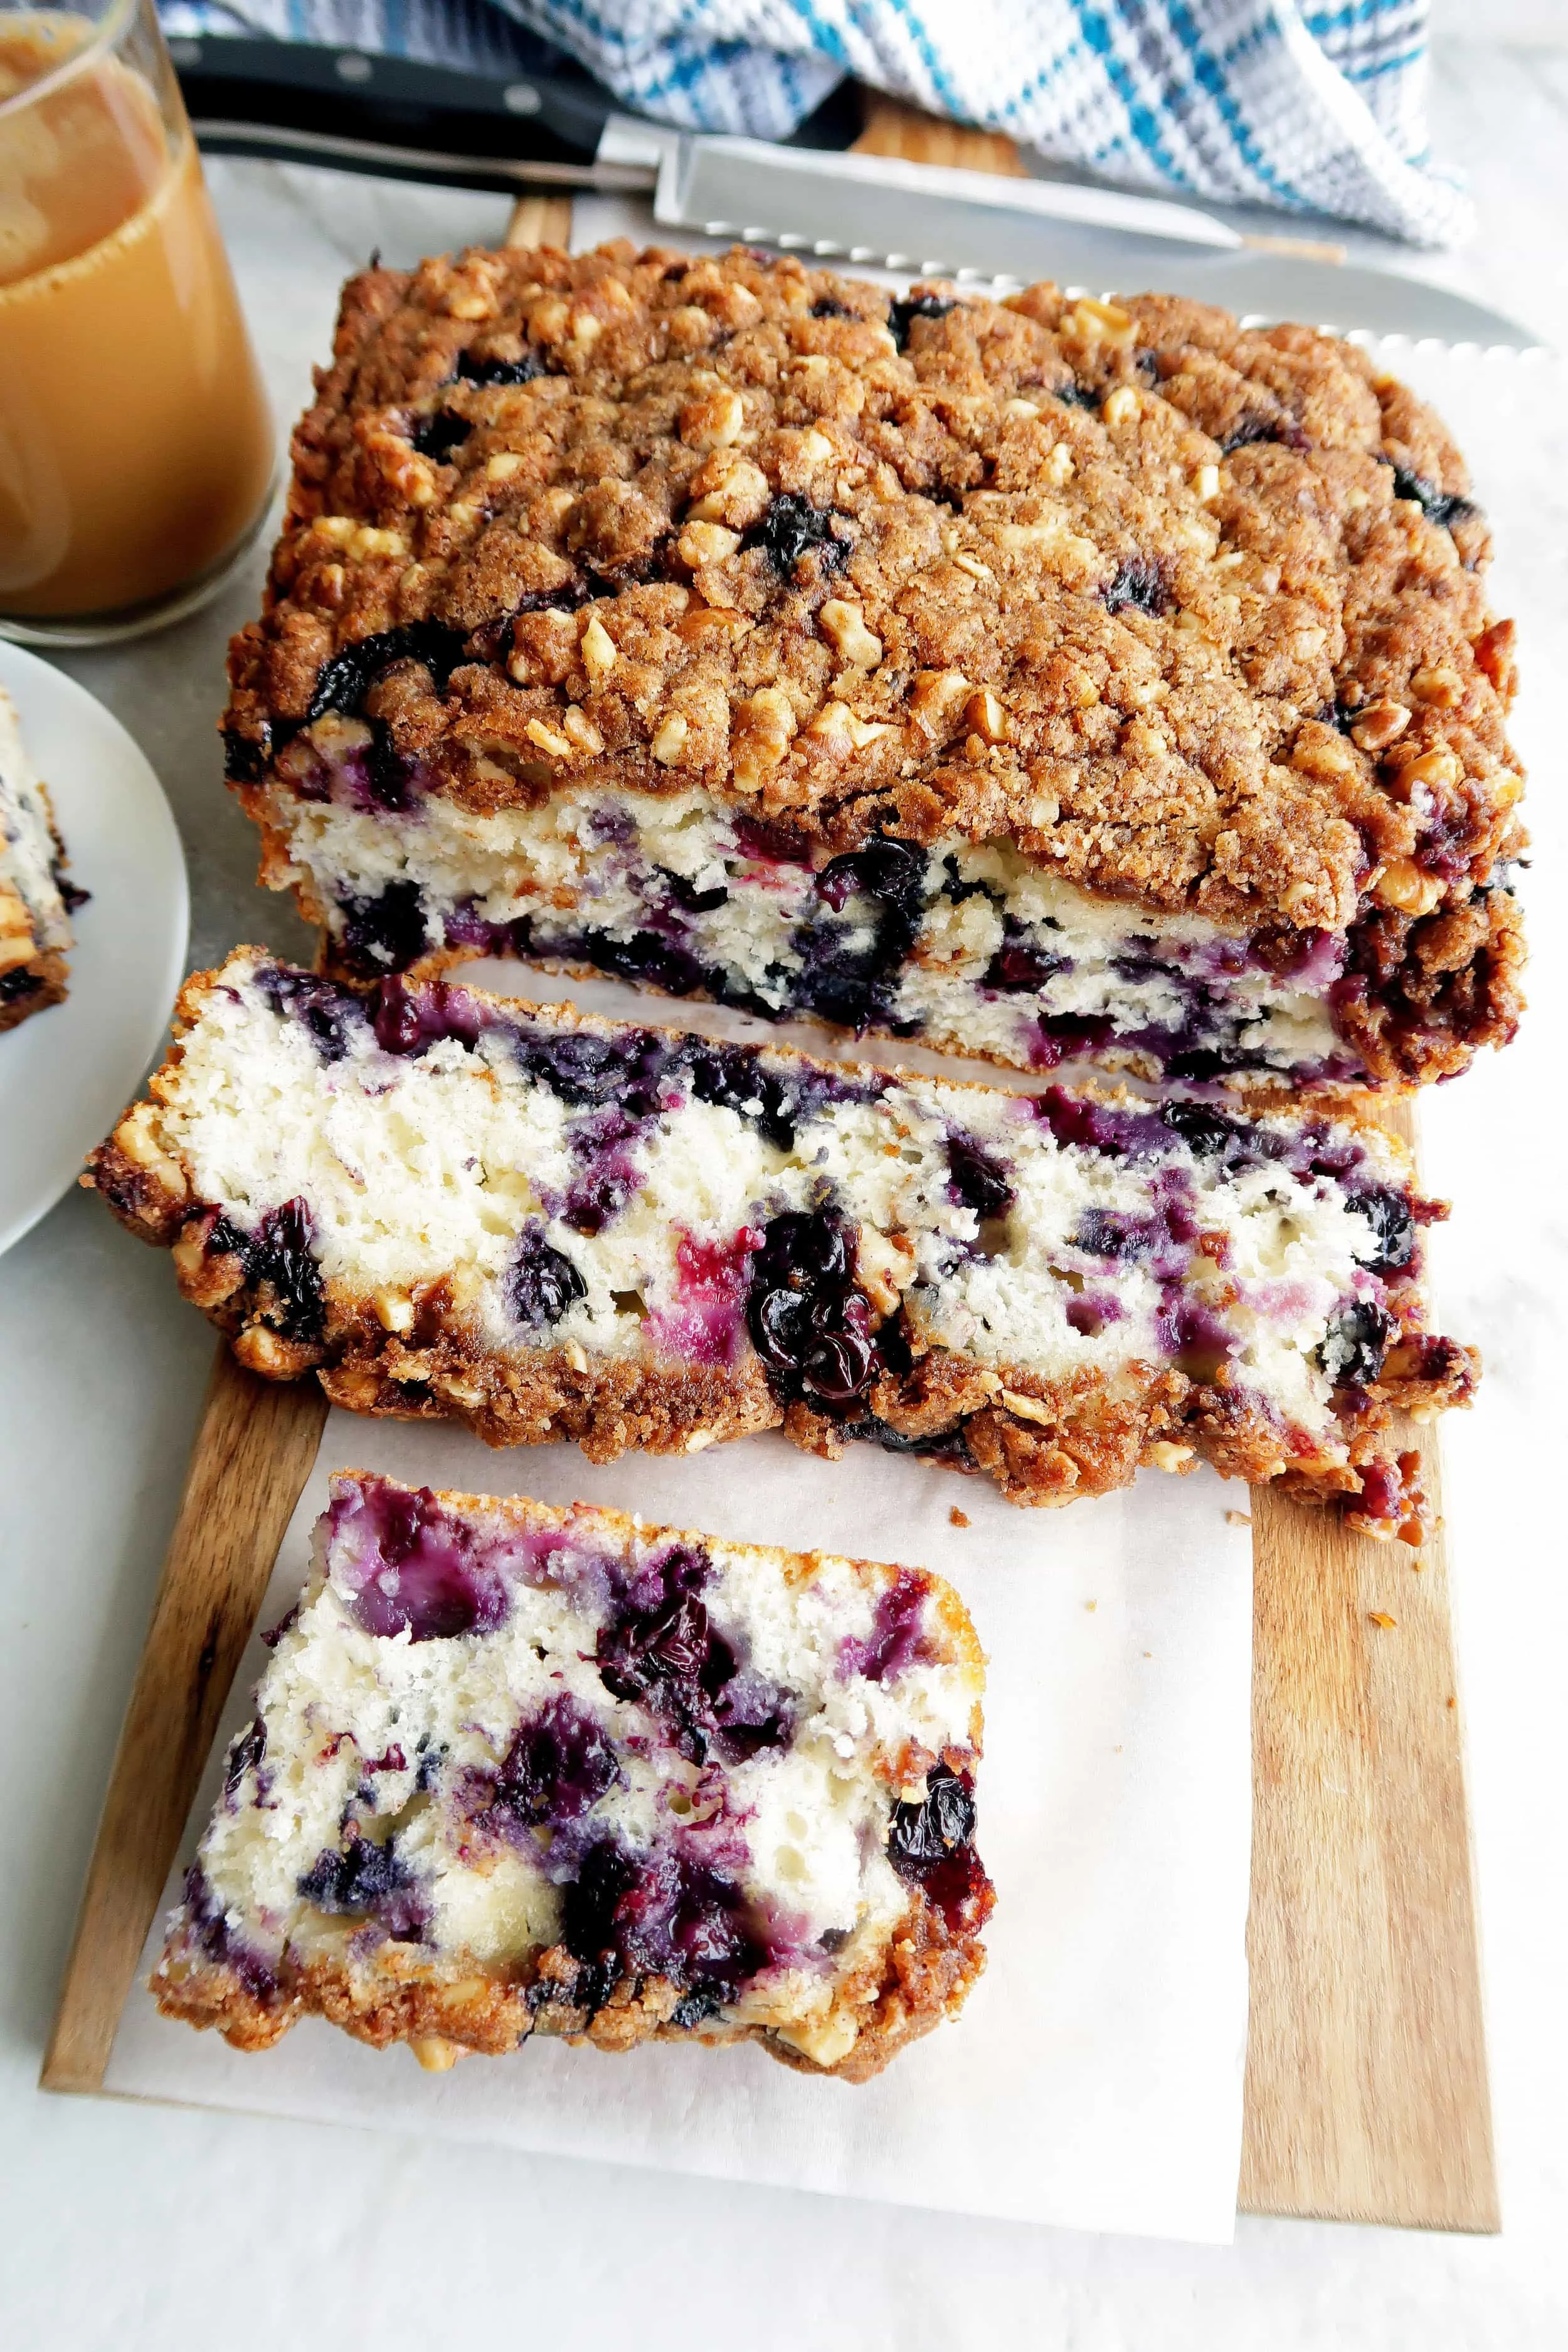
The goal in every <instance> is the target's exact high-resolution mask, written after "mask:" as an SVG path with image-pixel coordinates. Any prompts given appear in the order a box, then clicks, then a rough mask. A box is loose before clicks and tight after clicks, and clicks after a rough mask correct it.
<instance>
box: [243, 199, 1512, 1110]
mask: <svg viewBox="0 0 1568 2352" xmlns="http://www.w3.org/2000/svg"><path fill="white" fill-rule="evenodd" d="M294 457H295V477H294V485H293V491H292V497H291V501H290V506H289V514H288V519H287V521H286V523H285V527H284V530H283V534H282V537H281V540H280V541H279V546H278V549H277V551H276V554H275V556H274V560H273V565H272V572H271V577H270V583H269V587H268V603H267V610H266V612H265V614H264V616H263V618H262V619H261V620H260V621H259V622H258V623H257V624H256V625H254V626H252V627H250V628H247V629H246V630H245V631H243V632H242V634H241V635H239V636H238V637H237V639H236V640H235V643H234V646H233V647H232V649H231V655H230V676H231V680H232V694H231V699H230V704H229V709H228V711H227V714H226V720H225V727H226V740H227V746H228V767H229V773H230V775H231V777H232V778H233V780H234V782H235V783H236V786H237V790H238V791H239V793H240V796H241V798H242V800H243V802H244V803H245V805H246V807H247V809H248V810H249V812H250V814H252V815H253V816H254V817H255V818H256V819H257V821H258V824H259V825H260V827H261V829H262V834H263V838H264V855H263V867H262V871H263V877H264V878H265V879H266V880H268V881H269V882H271V883H272V884H273V885H274V886H275V887H292V888H293V889H294V891H295V892H296V894H297V896H298V898H299V901H300V906H301V908H302V909H303V910H304V912H305V913H306V914H307V916H308V917H309V918H310V919H313V920H316V921H319V922H320V923H321V924H322V925H323V926H324V929H325V935H326V947H327V955H328V959H329V961H328V967H327V968H328V969H329V970H331V971H333V972H334V973H335V974H336V975H338V976H340V977H343V978H347V979H350V980H353V981H357V982H362V983H364V982H374V981H376V980H378V979H379V978H381V977H382V976H384V974H386V973H389V972H395V971H412V972H414V973H416V974H419V975H428V974H430V973H432V972H434V971H437V969H438V968H440V967H441V966H442V965H444V964H447V963H449V962H451V961H454V960H456V959H459V958H462V957H467V956H472V955H475V954H484V953H490V952H494V951H500V952H508V953H515V954H518V955H521V956H523V957H527V958H531V959H533V960H534V961H543V962H547V963H551V964H553V965H558V966H563V967H565V968H567V969H573V970H576V969H595V970H599V971H607V972H612V973H616V974H619V975H621V976H623V977H626V978H629V979H633V980H636V981H641V982H647V983H648V984H649V985H651V986H654V987H657V988H658V989H661V990H663V991H666V992H670V993H673V994H676V995H690V994H696V993H705V994H707V995H709V996H712V997H716V998H719V999H721V1000H723V1001H724V1002H726V1003H732V1004H738V1005H742V1006H745V1007H748V1008H749V1009H751V1010H752V1011H753V1012H756V1013H763V1014H766V1015H769V1016H774V1017H778V1016H783V1015H785V1014H808V1015H814V1016H816V1017H819V1018H821V1019H824V1020H826V1021H828V1022H831V1023H834V1024H840V1025H842V1026H845V1027H847V1028H849V1029H852V1030H856V1031H866V1030H874V1031H879V1032H882V1033H886V1034H892V1035H894V1036H898V1037H910V1038H914V1037H918V1038H921V1039H922V1040H924V1041H925V1042H926V1043H927V1044H928V1045H933V1046H937V1047H941V1048H944V1049H947V1050H950V1051H955V1052H961V1053H963V1054H966V1055H984V1056H987V1057H989V1058H991V1059H993V1060H995V1061H997V1062H1000V1063H1003V1064H1005V1065H1008V1066H1016V1067H1020V1068H1024V1069H1049V1068H1054V1067H1056V1066H1058V1064H1060V1063H1062V1062H1063V1061H1066V1060H1069V1059H1080V1058H1089V1059H1093V1060H1097V1061H1099V1062H1101V1063H1103V1064H1106V1065H1108V1066H1113V1067H1120V1068H1125V1069H1129V1070H1131V1071H1133V1072H1136V1073H1137V1074H1138V1075H1140V1076H1142V1077H1145V1078H1152V1079H1158V1078H1162V1077H1163V1078H1169V1079H1173V1080H1182V1081H1188V1082H1194V1083H1199V1084H1205V1085H1215V1084H1227V1085H1230V1086H1232V1087H1236V1088H1237V1089H1245V1088H1246V1087H1256V1086H1258V1085H1259V1084H1261V1083H1266V1082H1269V1083H1272V1082H1279V1081H1280V1080H1286V1081H1294V1082H1296V1083H1298V1084H1312V1085H1314V1086H1319V1087H1321V1086H1324V1085H1341V1084H1347V1083H1351V1082H1355V1083H1363V1082H1367V1081H1370V1082H1373V1083H1379V1084H1394V1085H1403V1084H1407V1083H1412V1082H1418V1081H1422V1080H1426V1079H1429V1078H1434V1077H1441V1076H1450V1075H1452V1074H1453V1073H1454V1072H1456V1071H1458V1070H1459V1069H1462V1068H1463V1067H1464V1066H1465V1065H1466V1064H1467V1063H1468V1060H1469V1059H1470V1057H1471V1055H1472V1054H1473V1053H1474V1051H1475V1049H1476V1047H1477V1046H1478V1045H1484V1044H1497V1043H1500V1042H1501V1041H1503V1040H1506V1039H1507V1038H1508V1037H1509V1036H1510V1035H1511V1034H1512V1032H1513V1028H1514V1025H1515V1021H1516V1017H1517V1013H1518V1011H1519V1006H1520V1002H1521V999H1520V994H1519V974H1520V968H1521V961H1522V949H1521V939H1520V932H1519V926H1518V920H1517V916H1516V910H1515V907H1514V903H1513V900H1512V898H1511V897H1510V892H1509V874H1510V861H1511V860H1512V859H1513V858H1514V857H1515V856H1516V855H1517V853H1518V851H1519V849H1520V847H1521V842H1522V838H1523V836H1522V835H1521V831H1520V827H1519V820H1518V814H1517V810H1516V807H1515V803H1516V802H1517V800H1518V797H1519V793H1520V790H1521V777H1520V772H1519V769H1518V766H1517V763H1516V761H1515V759H1514V756H1513V754H1512V752H1511V751H1510V747H1509V743H1508V740H1507V736H1506V734H1505V731H1504V718H1505V714H1506V710H1507V708H1508V704H1509V701H1510V697H1511V694H1512V691H1513V681H1514V665H1513V656H1512V643H1513V632H1512V624H1511V623H1510V622H1500V621H1497V620H1495V619H1494V618H1493V616H1492V614H1491V613H1490V611H1489V607H1488V604H1487V599H1486V593H1485V590H1484V587H1483V584H1482V583H1483V574H1484V568H1485V564H1486V561H1487V556H1488V550H1489V541H1488V532H1487V526H1486V523H1485V520H1484V518H1483V517H1482V515H1481V514H1480V512H1479V509H1478V508H1477V507H1476V506H1475V504H1474V503H1473V501H1472V500H1471V499H1470V498H1469V496H1468V479H1467V476H1466V473H1465V469H1464V466H1463V462H1462V460H1461V458H1460V457H1459V456H1458V452H1457V451H1456V449H1455V448H1454V446H1453V445H1452V443H1451V442H1450V441H1449V439H1448V437H1447V434H1446V433H1445V431H1444V429H1443V427H1442V425H1441V424H1440V423H1439V422H1438V420H1437V419H1436V417H1435V416H1434V415H1433V414H1432V413H1431V411H1430V410H1429V409H1427V408H1426V407H1425V406H1423V404H1421V403H1420V402H1419V401H1417V400H1416V399H1415V397H1414V396H1413V395H1412V394H1411V393H1410V392H1409V391H1407V390H1406V389H1405V386H1403V385H1402V384H1399V383H1395V382H1394V380H1393V379H1392V378H1391V377H1387V376H1384V375H1381V374H1379V373H1377V372H1376V371H1375V369H1374V367H1373V362H1371V361H1370V360H1369V359H1368V358H1367V357H1366V355H1365V354H1364V353H1363V352H1360V351H1358V350H1356V349H1354V348H1352V346H1350V345H1348V344H1345V343H1342V342H1336V341H1333V340H1332V339H1331V338H1329V337H1327V336H1324V335H1321V334H1317V333H1313V332H1310V331H1308V330H1306V329H1304V328H1299V327H1270V328H1258V329H1250V328H1244V327H1241V326H1239V325H1238V324H1237V321H1236V320H1234V319H1231V318H1230V317H1228V316H1227V315H1226V314H1225V313H1224V312H1222V311H1218V310H1208V309H1205V308H1204V307H1203V306H1201V305H1199V304H1197V303H1194V302H1188V301H1184V300H1178V299H1174V298H1173V297H1170V296H1164V295H1147V296H1143V297H1141V298H1139V299H1129V300H1127V301H1125V302H1123V303H1120V304H1108V303H1103V302H1099V301H1085V300H1075V299H1069V298H1068V297H1067V296H1066V295H1063V294H1062V293H1060V292H1059V291H1058V289H1056V288H1054V287H1051V286H1037V287H1034V288H1031V289H1029V290H1028V291H1027V292H1025V293H1022V294H1019V295H1017V296H1016V297H1014V298H1013V299H1010V300H1008V301H1005V302H995V301H991V300H987V299H982V298H980V297H978V296H973V295H967V294H966V295H964V296H963V298H962V299H960V298H959V296H958V295H957V294H956V293H955V292H954V291H953V289H934V290H933V289H926V290H923V291H920V292H917V294H916V295H915V296H913V297H912V298H910V299H901V300H896V301H892V302H891V303H889V297H888V295H887V293H886V292H885V291H884V290H882V289H879V288H877V287H873V286H869V285H865V284H858V283H851V282H849V281H847V280H844V279H841V278H835V277H833V276H831V275H829V274H828V273H827V272H825V271H821V270H811V269H807V268H805V267H804V266H803V265H802V264H801V263H800V262H799V261H798V260H796V259H794V258H786V259H783V260H776V261H770V260H768V259H767V258H766V257H764V256H761V255H757V254H753V253H744V252H737V253H732V254H731V255H729V256H728V257H724V258H716V257H704V258H700V259H694V258H692V257H690V256H688V255H678V254H674V253H668V252H647V253H643V254H640V255H638V254H635V253H634V252H633V251H632V249H631V248H630V247H627V246H613V247H605V248H604V249H602V250H601V251H599V252H597V253H590V254H584V255H580V256H577V257H567V256H565V255H563V254H560V253H531V252H507V253H487V252H479V251H476V252H469V253H466V254H462V255H459V256H458V257H447V258H446V259H442V260H437V261H429V262H426V263H424V264H422V265H421V266H420V267H419V268H417V269H416V270H414V271H412V272H408V273H405V272H400V271H395V270H381V269H378V270H373V271H371V272H369V273H367V274H366V275H364V276H362V277H360V278H354V279H353V280H352V281H351V283H350V284H349V286H348V287H347V289H345V292H344V295H343V300H342V312H341V316H340V320H339V325H338V333H337V342H336V350H335V357H334V361H333V364H332V366H331V369H330V370H328V371H327V372H325V373H323V375H322V376H321V380H320V386H319V391H318V395H317V399H316V404H315V405H314V407H313V408H312V409H311V410H310V413H309V415H307V416H306V417H305V418H304V420H303V422H302V423H301V425H300V428H299V431H298V433H297V435H296V437H295V443H294Z"/></svg>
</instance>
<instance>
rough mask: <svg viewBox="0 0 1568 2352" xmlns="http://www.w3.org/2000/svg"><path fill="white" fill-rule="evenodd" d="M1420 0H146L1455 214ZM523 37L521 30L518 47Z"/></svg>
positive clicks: (475, 60)
mask: <svg viewBox="0 0 1568 2352" xmlns="http://www.w3.org/2000/svg"><path fill="white" fill-rule="evenodd" d="M1426 5H1427V0H1345V5H1310V0H1308V5H1302V6H1298V5H1296V0H163V21H164V24H165V26H167V28H168V30H169V31H170V32H187V33H189V32H223V31H228V32H235V33H238V32H246V33H252V34H254V33H269V34H275V35H276V36H277V37H279V38H280V39H285V40H289V39H292V40H311V41H321V42H328V43H334V44H342V45H344V46H352V47H357V48H363V49H372V50H391V51H394V52H395V53H397V54H399V55H403V56H408V57H415V58H430V59H432V60H439V61H442V62H444V63H447V64H449V65H469V66H472V67H474V68H478V69H480V70H485V69H495V70H499V71H501V72H505V71H506V70H507V69H508V68H509V67H511V68H519V67H521V66H523V64H524V57H523V49H524V47H525V46H531V45H528V44H527V43H526V36H527V35H528V34H533V35H535V36H537V35H543V36H544V37H546V38H547V39H548V40H550V41H552V42H554V43H556V44H557V45H558V46H559V47H561V48H563V49H566V50H569V51H570V52H571V54H572V55H573V56H574V57H575V58H579V59H581V61H582V63H583V64H584V65H585V66H586V67H587V68H589V70H590V71H591V72H592V73H594V74H595V75H596V76H597V77H598V79H600V80H601V81H603V82H605V83H606V84H607V85H608V86H609V88H610V89H613V90H614V91H615V92H616V94H617V96H618V97H620V98H621V99H622V100H624V101H625V102H626V105H627V107H628V108H631V109H632V110H635V111H637V112H638V113H642V114H647V115H651V116H653V117H654V118H656V119H657V120H658V121H663V122H670V123H677V124H679V125H680V126H681V127H682V128H684V129H689V130H700V131H741V132H744V133H747V134H749V135H750V136H752V137H753V138H759V139H777V138H781V137H784V135H786V134H787V133H788V132H789V131H793V130H794V129H795V125H796V124H797V123H798V122H800V121H803V120H804V118H805V116H806V115H807V114H809V113H810V112H811V111H812V110H813V109H814V108H815V107H816V106H818V105H819V104H820V103H821V101H822V100H823V99H824V98H825V97H826V95H827V93H828V91H829V90H830V89H833V87H834V85H835V84H836V83H837V81H839V80H840V79H842V78H843V77H844V76H845V75H846V74H852V75H854V76H855V77H856V78H857V79H858V80H860V81H863V82H868V83H870V84H872V85H873V86H874V87H875V88H877V89H883V90H887V91H889V92H890V93H891V94H892V95H893V96H895V97H898V98H903V99H908V100H911V101H912V102H913V103H914V104H915V105H917V106H921V107H924V108H926V109H927V110H929V111H931V113H934V114H949V115H952V116H953V117H955V118H956V119H957V120H959V121H963V122H972V123H979V124H983V125H984V126H985V127H986V128H988V129H991V130H995V131H1006V132H1008V133H1009V134H1010V135H1011V136H1012V137H1013V138H1014V139H1016V140H1017V141H1018V142H1020V143H1021V144H1022V145H1024V146H1027V147H1035V148H1037V149H1038V150H1039V151H1040V152H1041V153H1042V154H1044V155H1047V156H1049V157H1051V158H1053V159H1054V160H1056V161H1058V162H1063V163H1080V164H1086V165H1089V166H1090V167H1091V168H1092V169H1093V170H1094V171H1096V172H1098V173H1102V174H1104V175H1106V176H1107V177H1109V178H1112V179H1116V180H1120V181H1122V182H1126V183H1131V184H1139V185H1142V186H1145V187H1155V188H1160V189H1162V190H1164V191H1170V190H1172V189H1176V190H1180V191H1182V192H1183V193H1184V194H1188V195H1193V196H1199V197H1205V196H1206V197H1210V198H1214V199H1216V200H1218V201H1221V202H1226V203H1231V204H1247V205H1277V206H1279V207H1282V208H1284V209H1287V210H1290V211H1299V212H1318V213H1330V214H1334V215H1338V216H1340V217H1341V218H1343V219H1346V220H1354V221H1363V222H1365V223H1367V224H1368V225H1369V226H1372V227H1374V228H1379V229H1383V230H1384V231H1386V232H1387V233H1389V234H1390V235H1392V236H1400V237H1405V238H1408V239H1410V240H1411V241H1413V242H1414V243H1416V244H1420V245H1443V244H1448V243H1451V242H1453V241H1454V240H1455V239H1456V238H1458V236H1461V235H1462V234H1463V233H1464V230H1465V228H1466V227H1467V226H1468V205H1467V202H1466V199H1465V196H1464V194H1463V192H1462V189H1461V187H1460V185H1459V184H1458V181H1457V180H1456V179H1455V178H1454V177H1452V176H1451V175H1449V174H1447V173H1444V172H1443V171H1442V170H1440V169H1439V168H1438V167H1437V166H1436V164H1434V163H1433V162H1432V160H1431V157H1430V155H1429V153H1428V152H1427V147H1426V121H1425V113H1426V109H1425V96H1426ZM514 27H516V28H519V30H521V34H522V38H521V40H520V38H519V34H518V31H514Z"/></svg>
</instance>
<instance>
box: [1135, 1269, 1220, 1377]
mask: <svg viewBox="0 0 1568 2352" xmlns="http://www.w3.org/2000/svg"><path fill="white" fill-rule="evenodd" d="M1154 1336H1155V1338H1156V1339H1158V1341H1159V1343H1160V1346H1161V1347H1162V1348H1163V1350H1164V1352H1165V1354H1166V1355H1167V1356H1168V1357H1170V1359H1171V1360H1172V1362H1173V1363H1174V1364H1176V1365H1177V1366H1178V1367H1179V1368H1180V1370H1183V1371H1184V1372H1186V1373H1187V1374H1188V1375H1189V1377H1190V1378H1191V1379H1193V1380H1196V1381H1211V1380H1213V1378H1214V1376H1215V1372H1216V1371H1217V1370H1219V1367H1220V1366H1221V1365H1222V1364H1224V1363H1226V1362H1227V1361H1228V1360H1229V1358H1230V1357H1231V1356H1232V1355H1233V1354H1234V1353H1235V1351H1236V1348H1237V1339H1236V1336H1235V1334H1234V1333H1233V1332H1231V1331H1230V1330H1228V1329H1227V1328H1226V1325H1225V1323H1224V1321H1223V1320H1222V1319H1221V1318H1220V1317H1219V1316H1217V1315H1216V1314H1215V1312H1214V1310H1213V1308H1212V1307H1205V1305H1204V1304H1203V1301H1202V1300H1201V1299H1198V1298H1194V1297H1193V1295H1192V1293H1191V1292H1190V1291H1189V1290H1186V1289H1184V1287H1183V1286H1182V1284H1181V1281H1180V1280H1179V1279H1176V1280H1173V1281H1170V1282H1167V1283H1165V1284H1164V1285H1163V1288H1162V1296H1161V1300H1160V1304H1159V1307H1157V1309H1156V1310H1155V1315H1154Z"/></svg>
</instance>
